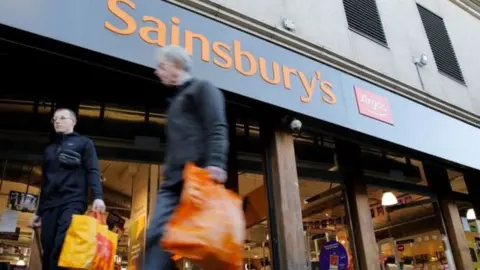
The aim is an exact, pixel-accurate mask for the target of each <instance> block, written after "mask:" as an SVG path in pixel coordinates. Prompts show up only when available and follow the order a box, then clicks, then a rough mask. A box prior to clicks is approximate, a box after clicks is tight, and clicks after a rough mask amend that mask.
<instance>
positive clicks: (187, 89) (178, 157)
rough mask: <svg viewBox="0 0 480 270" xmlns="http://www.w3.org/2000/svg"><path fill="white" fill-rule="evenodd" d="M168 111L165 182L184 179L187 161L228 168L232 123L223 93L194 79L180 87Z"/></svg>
mask: <svg viewBox="0 0 480 270" xmlns="http://www.w3.org/2000/svg"><path fill="white" fill-rule="evenodd" d="M172 91H175V94H174V96H173V98H172V99H171V103H170V106H169V108H168V110H167V126H166V137H167V152H166V155H165V159H166V160H165V165H164V176H165V183H164V186H165V185H167V186H168V185H170V184H172V185H174V184H176V183H178V182H179V181H181V180H182V171H183V167H184V165H185V163H186V162H188V161H191V162H194V163H196V165H197V166H201V167H206V166H216V167H220V168H222V169H226V166H227V156H228V144H229V141H228V124H227V120H226V112H225V100H224V96H223V93H222V92H221V91H220V90H219V89H217V88H216V87H215V86H213V85H212V84H211V83H209V82H207V81H204V80H199V79H195V78H191V79H189V80H188V81H186V82H185V83H184V84H182V85H181V86H178V87H176V90H173V89H172Z"/></svg>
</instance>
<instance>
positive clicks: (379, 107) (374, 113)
mask: <svg viewBox="0 0 480 270" xmlns="http://www.w3.org/2000/svg"><path fill="white" fill-rule="evenodd" d="M353 88H354V89H355V96H356V98H357V106H358V111H359V112H360V113H361V114H363V115H365V116H368V117H371V118H373V119H376V120H379V121H382V122H385V123H387V124H390V125H393V116H392V111H391V110H390V103H389V102H388V99H386V98H384V97H381V96H379V95H377V94H375V93H372V92H370V91H366V90H363V89H362V88H359V87H356V86H354V87H353Z"/></svg>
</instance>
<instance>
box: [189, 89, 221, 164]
mask: <svg viewBox="0 0 480 270" xmlns="http://www.w3.org/2000/svg"><path fill="white" fill-rule="evenodd" d="M196 100H197V104H198V110H199V112H200V117H201V118H202V121H203V125H204V130H205V132H206V139H207V141H206V143H207V159H206V164H205V165H206V167H209V166H213V167H219V168H221V169H224V170H226V169H227V168H226V167H227V158H228V145H229V141H228V123H227V120H226V112H225V98H224V97H223V93H222V92H221V91H220V90H219V89H217V88H216V87H215V86H213V85H212V84H211V83H209V82H201V83H200V85H199V89H197V91H196Z"/></svg>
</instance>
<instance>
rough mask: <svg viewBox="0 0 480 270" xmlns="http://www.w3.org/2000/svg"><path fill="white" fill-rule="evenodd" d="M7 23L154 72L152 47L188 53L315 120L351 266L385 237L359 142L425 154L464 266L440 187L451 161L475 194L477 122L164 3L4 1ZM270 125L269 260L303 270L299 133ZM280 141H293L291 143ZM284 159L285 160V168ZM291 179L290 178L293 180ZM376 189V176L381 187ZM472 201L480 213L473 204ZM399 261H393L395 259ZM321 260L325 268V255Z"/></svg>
mask: <svg viewBox="0 0 480 270" xmlns="http://www.w3.org/2000/svg"><path fill="white" fill-rule="evenodd" d="M0 23H1V24H4V25H6V26H9V27H13V28H18V29H21V30H24V31H27V32H31V33H34V34H38V35H41V36H44V37H47V38H50V39H54V40H58V41H62V42H66V43H69V44H72V45H76V46H79V47H83V48H86V49H88V50H92V51H95V52H99V53H102V54H106V55H109V56H111V57H114V58H119V59H123V60H125V61H129V62H133V63H136V64H138V65H142V66H147V67H151V68H153V67H154V59H153V52H154V50H155V48H157V47H159V46H160V47H162V46H165V45H167V44H174V45H180V46H184V47H185V48H186V49H187V51H188V52H190V53H191V55H192V57H193V59H194V60H195V69H194V74H195V75H196V76H198V77H201V78H205V79H208V80H210V81H212V82H213V83H214V84H215V85H216V86H217V87H219V88H221V89H222V90H224V91H226V92H232V93H234V94H238V95H240V96H244V97H246V98H248V99H251V100H256V101H259V102H261V103H263V104H268V105H270V106H275V107H279V108H281V109H282V111H283V112H285V114H291V115H294V116H295V117H297V118H299V119H301V120H302V117H304V118H305V119H307V118H308V119H311V121H310V122H312V123H318V125H319V126H322V127H323V126H325V132H327V133H328V134H330V135H331V137H332V138H333V140H334V142H335V145H336V146H335V147H334V148H335V149H336V150H335V151H336V153H335V155H336V156H335V165H336V166H337V169H338V174H337V176H335V177H338V178H340V180H339V181H340V182H341V184H340V186H342V187H343V188H342V195H341V196H340V197H341V198H343V199H344V202H342V203H344V204H345V205H346V207H345V209H348V210H345V211H344V212H345V213H344V215H345V216H346V217H347V220H348V221H346V223H348V224H349V226H347V227H349V228H350V229H349V230H347V231H349V235H350V236H349V239H351V245H350V247H349V248H348V249H350V251H349V252H348V253H349V254H350V253H351V254H353V255H352V256H350V257H351V260H353V263H348V265H352V266H351V267H353V268H355V269H379V268H378V267H379V265H380V264H379V263H378V253H375V252H373V253H374V255H372V252H368V249H367V248H368V246H369V245H372V244H373V245H375V246H377V245H378V244H379V243H378V242H379V241H377V240H378V239H377V240H376V239H375V232H374V229H373V226H374V225H375V224H373V225H372V221H371V220H370V221H368V219H373V220H374V216H375V215H372V216H370V215H367V217H365V213H370V212H371V207H369V205H368V200H367V201H365V199H364V198H363V197H362V196H366V194H367V193H368V192H367V188H366V187H367V186H369V185H373V184H372V182H369V181H370V180H368V177H364V176H365V172H364V170H362V167H359V166H358V164H360V163H361V162H360V161H359V160H356V159H355V158H360V157H361V156H362V155H361V153H360V152H361V149H360V148H361V147H358V145H360V146H361V144H362V140H363V138H368V141H369V142H370V144H371V142H374V143H375V142H378V145H389V146H392V147H394V148H396V149H402V151H404V152H405V153H415V154H414V155H416V156H418V157H425V160H421V161H420V162H423V163H424V164H423V165H422V168H423V170H424V172H422V177H423V178H426V182H427V184H426V185H425V187H424V186H422V187H421V189H422V190H423V189H425V192H427V193H428V192H431V193H432V194H433V195H432V198H435V206H433V208H435V209H437V208H438V209H437V210H438V212H436V213H437V216H439V217H440V220H442V222H443V223H444V225H442V226H443V227H442V226H441V227H442V228H441V229H439V231H440V232H442V230H443V231H445V232H443V233H440V234H441V235H444V236H445V237H446V239H448V240H449V241H448V240H446V242H449V243H450V244H446V246H449V245H450V246H449V247H448V248H447V247H446V248H445V252H446V253H448V252H451V254H452V255H451V258H450V260H448V258H447V259H446V261H448V263H447V264H449V265H451V266H453V265H457V267H460V266H459V265H465V263H466V262H465V261H468V260H467V259H470V258H469V257H468V256H467V255H465V250H464V247H462V246H461V245H459V244H458V243H459V238H461V236H460V235H458V232H457V234H456V233H455V232H454V231H455V228H457V227H458V226H459V224H460V226H461V220H460V218H458V220H457V219H456V217H455V213H457V214H456V215H457V216H458V210H455V209H453V210H452V208H451V207H450V206H451V203H452V200H453V199H452V198H453V197H452V196H453V195H452V194H454V193H455V192H454V191H455V190H453V191H452V190H450V191H449V190H448V188H446V187H445V185H442V184H436V182H441V181H442V179H440V180H439V179H437V177H438V178H440V177H442V176H444V174H442V170H446V168H444V169H442V168H443V166H444V164H450V165H451V166H452V168H456V169H457V170H458V171H461V172H462V174H464V175H465V176H466V175H468V177H469V178H468V179H467V177H465V182H466V183H467V186H468V187H469V190H468V191H469V192H470V193H472V192H473V191H472V190H471V188H470V187H471V186H472V185H473V184H471V183H472V178H474V177H476V175H477V174H478V170H480V159H478V157H477V153H478V151H479V150H480V140H478V138H480V129H478V128H477V127H474V126H471V125H469V124H466V123H464V122H462V121H460V120H457V119H455V118H453V117H450V116H447V115H445V114H442V113H440V112H438V111H435V110H433V109H431V108H428V107H426V106H424V105H422V104H419V103H416V102H414V101H412V100H409V99H407V98H405V97H402V96H400V95H398V94H395V93H392V92H390V91H388V90H386V89H382V88H380V87H378V86H376V85H374V84H372V83H370V82H367V81H365V80H362V79H359V78H357V77H355V76H352V75H350V74H348V72H346V71H341V70H338V69H335V68H332V67H330V66H327V65H325V64H322V63H320V62H318V61H316V60H313V59H311V58H308V57H306V56H303V55H301V54H298V53H296V52H293V51H290V50H288V49H286V48H283V47H281V46H278V45H276V44H273V43H271V42H268V41H266V40H263V39H261V38H259V37H256V36H254V35H251V34H248V33H245V32H243V31H240V30H238V29H235V28H233V27H231V26H228V25H225V24H222V23H221V22H218V21H216V20H213V19H211V18H208V17H205V16H202V15H200V14H198V13H195V12H194V11H191V10H187V9H184V8H182V7H179V6H176V5H174V4H171V3H167V2H164V1H151V0H148V1H133V0H104V1H80V2H71V1H60V0H55V1H47V0H35V1H34V0H28V1H22V2H21V3H20V2H19V1H14V0H5V1H2V2H1V3H0ZM315 121H317V122H315ZM314 125H315V124H314ZM262 130H264V131H265V130H266V131H265V134H270V136H266V135H265V137H264V140H263V141H264V142H265V147H266V148H265V149H266V151H265V152H264V166H265V167H266V168H265V175H264V177H265V181H266V182H265V185H266V191H267V194H268V196H267V197H268V198H269V200H268V204H269V210H268V215H267V214H266V216H268V218H267V219H268V220H269V222H268V223H269V230H270V233H271V237H272V238H273V239H272V241H273V243H277V244H278V247H272V248H270V249H269V253H270V254H271V255H269V256H271V257H272V261H274V263H272V266H273V267H274V268H275V267H279V268H278V269H304V268H301V267H303V266H304V265H305V264H309V263H310V262H303V261H302V260H303V259H304V258H305V256H304V255H305V249H304V248H303V247H306V248H307V249H310V247H308V246H309V245H308V243H307V244H305V241H307V242H308V241H310V240H311V239H310V240H309V239H306V238H305V236H304V230H305V226H302V224H303V225H305V224H307V223H308V222H307V221H306V219H307V218H306V217H305V215H304V214H303V216H302V211H303V210H305V206H304V205H301V204H299V203H298V202H295V200H294V199H289V198H288V196H290V195H288V194H287V193H288V192H286V190H288V191H291V190H290V188H292V187H298V181H299V180H298V179H297V178H301V176H299V177H297V176H296V174H297V172H296V171H295V170H292V168H291V166H289V165H288V164H289V163H290V164H295V153H294V152H292V151H291V150H292V148H293V146H294V144H293V137H292V134H291V133H290V132H286V131H284V130H283V129H281V128H279V127H277V126H275V125H272V126H270V127H268V128H264V127H260V132H262ZM268 130H270V131H268ZM337 131H338V132H339V133H337ZM340 133H341V134H340ZM279 138H282V140H283V139H287V140H292V142H291V143H285V142H284V141H282V140H279ZM289 149H290V150H289ZM297 151H298V150H297ZM355 153H357V154H355ZM412 155H413V154H412ZM280 157H286V158H287V161H285V160H283V159H281V158H280ZM356 163H358V164H356ZM407 163H408V162H407ZM427 163H428V164H430V163H432V165H426V164H427ZM407 165H408V164H407ZM391 171H394V170H391ZM287 176H294V178H295V181H294V180H293V179H291V178H290V177H287ZM335 177H334V178H335ZM432 177H434V178H435V180H432V179H431V178H432ZM327 178H328V177H327ZM428 178H430V179H428ZM359 179H366V180H364V181H361V180H359ZM447 179H448V177H447ZM292 181H293V183H294V184H293V186H292ZM372 181H373V180H372ZM378 182H379V181H377V180H375V185H378V184H379V183H378ZM397 182H398V181H397ZM295 183H297V184H296V185H295ZM402 184H403V182H402V183H401V184H398V183H392V181H387V180H385V181H384V183H381V184H380V185H381V186H382V188H385V187H386V188H388V187H389V186H392V185H393V186H396V187H397V188H399V186H398V185H402ZM409 185H410V184H405V185H403V186H402V187H401V188H400V189H404V190H405V189H407V190H410V189H411V187H413V186H409ZM386 188H385V189H386ZM297 189H298V188H297ZM290 193H292V192H290ZM293 193H294V194H295V195H297V199H298V196H299V195H300V196H301V194H299V191H298V190H297V191H293ZM300 193H301V191H300ZM473 204H474V205H473V208H476V207H477V205H476V204H475V202H473ZM437 210H435V211H437ZM285 211H296V212H298V213H294V214H292V216H293V218H292V217H288V216H286V215H285V213H286V212H285ZM452 211H453V213H454V214H452ZM455 211H456V212H455ZM452 216H453V217H452ZM292 220H293V221H292ZM292 222H293V223H292ZM295 222H296V223H295ZM373 223H375V220H374V222H373ZM326 226H327V227H328V226H329V225H328V224H327V225H326ZM320 227H322V225H320ZM317 229H318V228H317ZM322 233H323V234H325V232H321V233H319V232H316V233H315V235H318V234H322ZM337 234H338V233H337ZM269 237H270V236H269ZM462 237H463V235H462ZM326 238H328V237H326ZM337 238H338V236H337ZM377 238H378V237H377ZM393 238H395V237H393ZM327 240H331V239H327ZM452 240H453V241H452ZM337 241H338V240H337ZM460 242H461V241H460ZM287 243H290V244H293V243H296V245H297V246H294V247H289V245H288V244H287ZM302 245H303V246H302ZM394 245H395V244H394ZM274 246H275V245H274ZM396 246H397V247H398V244H397V245H396ZM379 249H381V247H380V246H379ZM400 249H403V248H400ZM400 249H397V252H396V253H395V254H397V253H398V252H400ZM378 252H380V253H381V252H382V251H381V250H379V251H378ZM395 256H396V258H397V257H398V254H397V255H395ZM307 257H308V256H307ZM317 257H318V256H317ZM320 257H321V256H320ZM400 257H401V256H400ZM405 257H415V256H413V255H412V256H406V255H405ZM447 257H448V256H447ZM301 258H302V259H301ZM414 260H415V258H414ZM418 260H420V259H418ZM306 261H308V260H306ZM318 261H319V263H320V261H321V259H318ZM397 261H398V258H397ZM312 262H314V260H312ZM248 267H250V266H248ZM322 269H323V268H322ZM339 269H340V268H339ZM464 269H470V268H468V267H467V268H464Z"/></svg>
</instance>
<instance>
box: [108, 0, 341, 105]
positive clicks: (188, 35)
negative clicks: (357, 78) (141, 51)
mask: <svg viewBox="0 0 480 270" xmlns="http://www.w3.org/2000/svg"><path fill="white" fill-rule="evenodd" d="M121 4H123V5H125V6H126V7H128V8H130V9H131V10H135V9H136V4H135V2H133V1H132V0H108V4H107V7H108V10H109V11H110V12H111V13H112V14H113V15H114V16H115V17H117V18H118V19H120V21H121V22H122V23H123V24H124V27H123V28H119V27H116V26H115V25H113V24H112V23H111V22H109V21H105V23H104V26H105V28H106V29H108V30H109V31H111V32H113V33H116V34H119V35H132V34H135V32H136V31H138V36H139V37H140V39H141V40H143V41H144V42H146V43H148V44H152V45H156V46H160V47H164V46H166V45H168V44H171V45H179V46H182V45H183V47H184V48H185V50H186V51H187V52H188V53H189V54H190V55H193V54H194V48H197V47H196V46H199V48H200V54H201V55H200V59H201V60H202V61H204V62H207V63H211V62H213V64H215V65H216V66H218V67H220V68H223V69H232V68H233V69H234V70H235V71H236V72H238V73H240V74H242V75H244V76H246V77H250V76H258V75H259V76H260V78H262V80H263V81H265V82H266V83H269V84H271V85H279V84H280V83H281V81H283V88H284V89H286V90H291V89H292V80H294V79H295V78H296V79H297V80H299V82H300V83H301V84H302V86H303V88H304V91H305V94H304V95H301V96H300V101H301V102H303V103H309V102H311V101H312V99H313V97H314V93H315V90H320V91H321V93H322V97H321V100H322V101H323V102H325V103H327V104H335V103H336V100H337V97H336V95H335V93H334V91H333V84H332V83H331V82H329V81H327V80H322V78H321V74H320V72H319V71H314V75H313V76H308V75H307V74H305V73H304V72H303V71H299V70H297V69H296V68H292V67H288V66H286V65H281V64H279V63H278V62H276V61H271V62H269V61H267V59H265V58H264V57H261V56H259V57H258V59H257V58H256V56H255V55H253V53H252V52H250V51H248V50H246V49H245V48H243V47H242V43H241V41H239V40H233V42H232V45H230V44H227V43H225V42H221V41H213V42H212V41H210V40H209V39H208V38H207V37H206V36H205V35H203V34H201V33H195V32H193V31H191V30H189V29H184V30H183V40H184V44H180V40H181V35H182V29H181V27H180V25H181V20H180V18H178V17H171V18H170V25H169V27H167V24H166V23H165V22H164V21H162V20H160V19H159V18H156V17H153V16H148V15H144V16H143V17H142V22H141V23H142V25H141V26H139V24H140V23H139V22H137V21H136V20H135V18H134V17H133V16H132V15H130V14H129V13H128V12H127V11H126V10H125V9H122V8H120V5H121ZM167 40H168V42H167ZM212 52H213V54H212ZM232 54H233V55H232ZM212 56H213V60H212Z"/></svg>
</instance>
